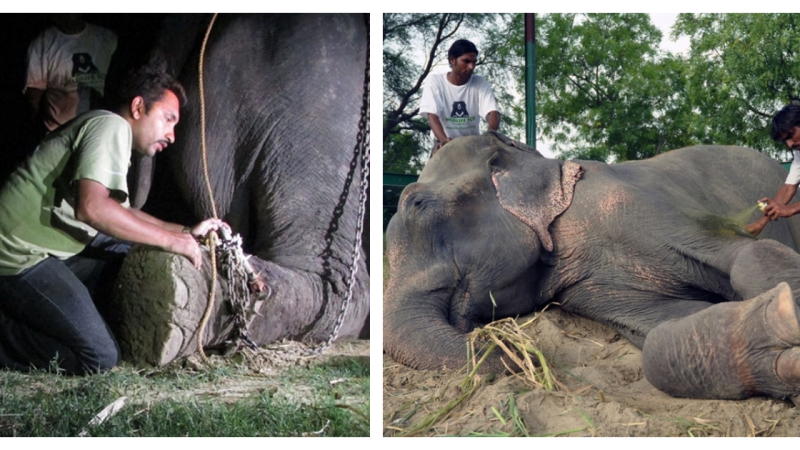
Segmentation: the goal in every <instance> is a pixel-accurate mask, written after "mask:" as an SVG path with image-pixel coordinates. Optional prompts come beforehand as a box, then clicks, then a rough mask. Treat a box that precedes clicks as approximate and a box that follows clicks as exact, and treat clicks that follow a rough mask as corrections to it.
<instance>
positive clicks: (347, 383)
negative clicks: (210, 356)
mask: <svg viewBox="0 0 800 450" xmlns="http://www.w3.org/2000/svg"><path fill="white" fill-rule="evenodd" d="M214 358H215V359H216V358H217V357H214ZM260 372H261V371H259V370H254V368H253V367H248V366H244V365H241V364H239V363H235V362H233V361H232V360H230V359H228V360H223V361H222V363H220V365H218V366H217V367H213V368H208V369H200V370H196V369H187V368H181V367H178V366H175V365H173V366H168V367H167V368H164V369H157V370H156V369H153V370H137V369H135V368H133V367H131V366H128V365H122V366H120V367H117V368H115V369H113V370H111V371H109V372H107V373H104V374H99V375H94V376H89V377H70V376H63V375H57V374H53V373H47V372H37V373H29V374H23V373H18V372H12V371H0V436H77V435H79V434H81V432H82V431H83V432H84V433H87V434H88V435H90V436H129V437H132V436H193V437H194V436H369V361H368V359H367V360H366V361H365V360H359V359H354V358H338V359H335V360H334V359H332V360H329V361H327V362H322V363H319V364H315V365H311V366H309V367H295V368H291V369H288V370H286V371H283V372H282V373H279V374H277V375H264V374H263V373H260ZM122 397H125V399H124V400H125V403H124V406H123V407H122V408H121V409H120V410H119V411H118V412H117V413H116V414H114V415H112V416H111V417H110V418H108V419H107V420H106V421H105V422H103V423H101V424H100V425H97V426H94V427H90V426H88V424H89V422H90V421H91V420H92V418H93V417H95V415H97V414H98V413H99V412H100V411H101V410H103V409H104V408H105V407H106V406H108V405H110V404H111V403H113V402H115V401H117V400H119V399H120V398H122Z"/></svg>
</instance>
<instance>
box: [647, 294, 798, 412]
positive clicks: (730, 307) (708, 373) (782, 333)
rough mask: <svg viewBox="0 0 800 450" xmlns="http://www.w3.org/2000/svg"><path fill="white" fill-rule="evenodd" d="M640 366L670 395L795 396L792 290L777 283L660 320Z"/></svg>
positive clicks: (795, 321) (795, 317)
mask: <svg viewBox="0 0 800 450" xmlns="http://www.w3.org/2000/svg"><path fill="white" fill-rule="evenodd" d="M642 365H643V369H644V374H645V377H647V380H648V381H649V382H650V383H651V384H653V386H655V387H656V388H658V389H659V390H661V391H663V392H666V393H667V394H670V395H672V396H675V397H690V398H716V399H742V398H747V397H750V396H753V395H768V396H772V397H777V398H786V397H792V396H796V395H798V394H800V312H799V311H798V308H797V305H796V304H795V300H794V297H793V295H792V292H791V289H790V288H789V286H788V285H787V284H786V283H781V284H780V285H778V286H777V287H775V288H773V289H772V290H770V291H767V292H764V293H763V294H761V295H759V296H758V297H756V298H753V299H750V300H745V301H741V302H727V303H720V304H716V305H714V306H711V307H709V308H706V309H704V310H702V311H700V312H697V313H695V314H692V315H690V316H688V317H685V318H682V319H673V320H669V321H666V322H663V323H661V324H660V325H658V326H657V327H655V328H654V329H653V330H652V331H650V332H649V333H648V335H647V339H646V340H645V343H644V347H643V349H642Z"/></svg>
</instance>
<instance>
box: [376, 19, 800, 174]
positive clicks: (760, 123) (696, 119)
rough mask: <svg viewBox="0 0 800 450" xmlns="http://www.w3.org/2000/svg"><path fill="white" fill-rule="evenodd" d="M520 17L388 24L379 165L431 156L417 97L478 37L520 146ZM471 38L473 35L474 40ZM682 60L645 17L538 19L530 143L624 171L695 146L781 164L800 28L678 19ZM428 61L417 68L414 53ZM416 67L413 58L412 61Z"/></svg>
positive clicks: (796, 90) (414, 166) (796, 93)
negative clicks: (781, 118)
mask: <svg viewBox="0 0 800 450" xmlns="http://www.w3.org/2000/svg"><path fill="white" fill-rule="evenodd" d="M522 21H523V20H522V15H521V14H516V15H483V14H385V15H384V134H383V138H384V161H389V162H398V161H403V163H401V164H400V165H399V166H398V167H401V170H403V171H406V172H410V173H413V172H414V171H416V170H418V169H419V168H420V167H421V166H422V165H423V163H424V160H425V156H427V152H428V151H429V148H430V140H429V137H428V136H429V127H428V124H427V119H425V118H421V117H419V116H418V115H417V112H418V104H419V98H420V93H421V91H420V89H421V87H422V83H423V82H424V80H425V77H426V76H427V75H428V74H429V73H430V69H431V67H432V65H433V64H434V63H435V62H438V61H444V60H445V59H446V56H445V55H446V51H447V47H449V44H450V42H451V41H452V40H454V39H457V38H461V37H467V38H470V37H469V36H465V35H464V33H467V31H469V32H470V33H475V36H478V37H479V38H480V39H481V41H482V42H483V44H482V45H481V46H479V50H481V55H480V68H479V70H478V71H477V72H478V73H480V74H482V75H484V76H485V77H486V78H487V79H488V80H489V82H490V83H491V84H492V86H493V88H494V89H495V95H497V96H498V101H499V102H500V103H501V108H502V109H503V111H501V112H502V113H503V118H504V123H503V125H502V127H501V131H503V132H504V133H508V134H511V135H513V136H515V137H517V138H519V137H520V135H521V134H522V128H521V126H522V123H523V114H524V108H523V105H522V99H523V98H524V76H525V74H524V52H525V43H524V35H523V24H522ZM470 36H472V35H470ZM681 36H688V37H689V39H690V43H691V50H690V52H689V54H688V56H684V55H675V54H671V53H666V52H663V51H661V50H659V47H660V42H661V39H662V33H661V31H660V30H659V29H658V28H657V27H656V26H655V25H654V24H653V23H652V22H651V20H650V17H649V15H647V14H544V15H542V14H537V16H536V66H537V67H536V84H537V86H536V108H537V111H536V116H537V122H538V123H537V131H538V133H539V135H538V136H537V141H539V142H541V141H542V140H547V141H548V142H550V143H551V148H552V150H553V151H554V152H556V153H557V154H558V157H560V158H565V159H566V158H578V159H593V160H599V161H607V162H613V161H618V162H621V161H627V160H634V159H643V158H648V157H651V156H654V155H657V154H659V153H662V152H665V151H669V150H671V149H675V148H680V147H685V146H688V145H695V144H720V145H742V146H747V147H751V148H755V149H757V150H759V151H763V152H765V153H768V154H769V155H771V156H773V157H775V158H777V159H781V160H786V159H788V158H789V153H788V152H787V150H786V148H785V146H784V145H783V144H781V143H776V142H773V141H772V140H771V139H770V137H769V132H768V127H769V125H770V121H771V118H772V116H773V115H774V114H775V112H776V111H778V110H779V109H780V108H781V107H783V106H784V105H785V104H787V103H789V102H790V101H799V102H800V16H798V15H796V14H680V15H679V17H678V20H677V22H676V23H675V25H674V26H673V29H672V33H671V37H672V38H673V39H676V38H679V37H681ZM416 48H422V49H424V53H425V55H427V57H426V59H425V61H424V63H423V62H418V61H415V58H414V56H413V52H412V50H414V49H416ZM417 59H419V58H417Z"/></svg>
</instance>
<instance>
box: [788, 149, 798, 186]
mask: <svg viewBox="0 0 800 450" xmlns="http://www.w3.org/2000/svg"><path fill="white" fill-rule="evenodd" d="M792 153H793V154H794V159H793V160H792V166H791V167H790V168H789V175H788V176H787V177H786V184H793V185H795V186H796V185H798V184H800V151H798V150H794V151H793V152H792Z"/></svg>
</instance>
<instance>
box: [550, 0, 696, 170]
mask: <svg viewBox="0 0 800 450" xmlns="http://www.w3.org/2000/svg"><path fill="white" fill-rule="evenodd" d="M661 36H662V35H661V32H660V31H659V30H658V28H657V27H656V26H655V25H653V24H652V23H651V21H650V17H649V16H648V15H647V14H548V15H537V17H536V77H537V80H536V83H537V87H536V106H537V111H536V114H537V127H538V129H539V130H540V133H541V136H542V137H544V138H547V139H549V140H551V141H552V142H553V150H554V151H556V152H558V153H559V157H561V158H580V159H593V160H598V161H618V162H621V161H626V160H632V159H643V158H647V157H651V156H654V155H656V154H658V153H661V152H664V151H668V150H671V149H673V148H678V147H682V146H685V145H689V144H692V143H694V142H695V139H694V137H695V136H696V132H695V127H696V123H695V120H696V117H695V114H694V113H693V111H692V108H691V105H689V104H688V102H687V100H686V93H685V91H686V83H685V78H686V77H685V72H686V70H687V67H686V64H685V61H684V60H683V59H681V58H680V57H677V56H673V55H671V54H667V55H661V53H659V50H658V48H659V43H660V41H661Z"/></svg>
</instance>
